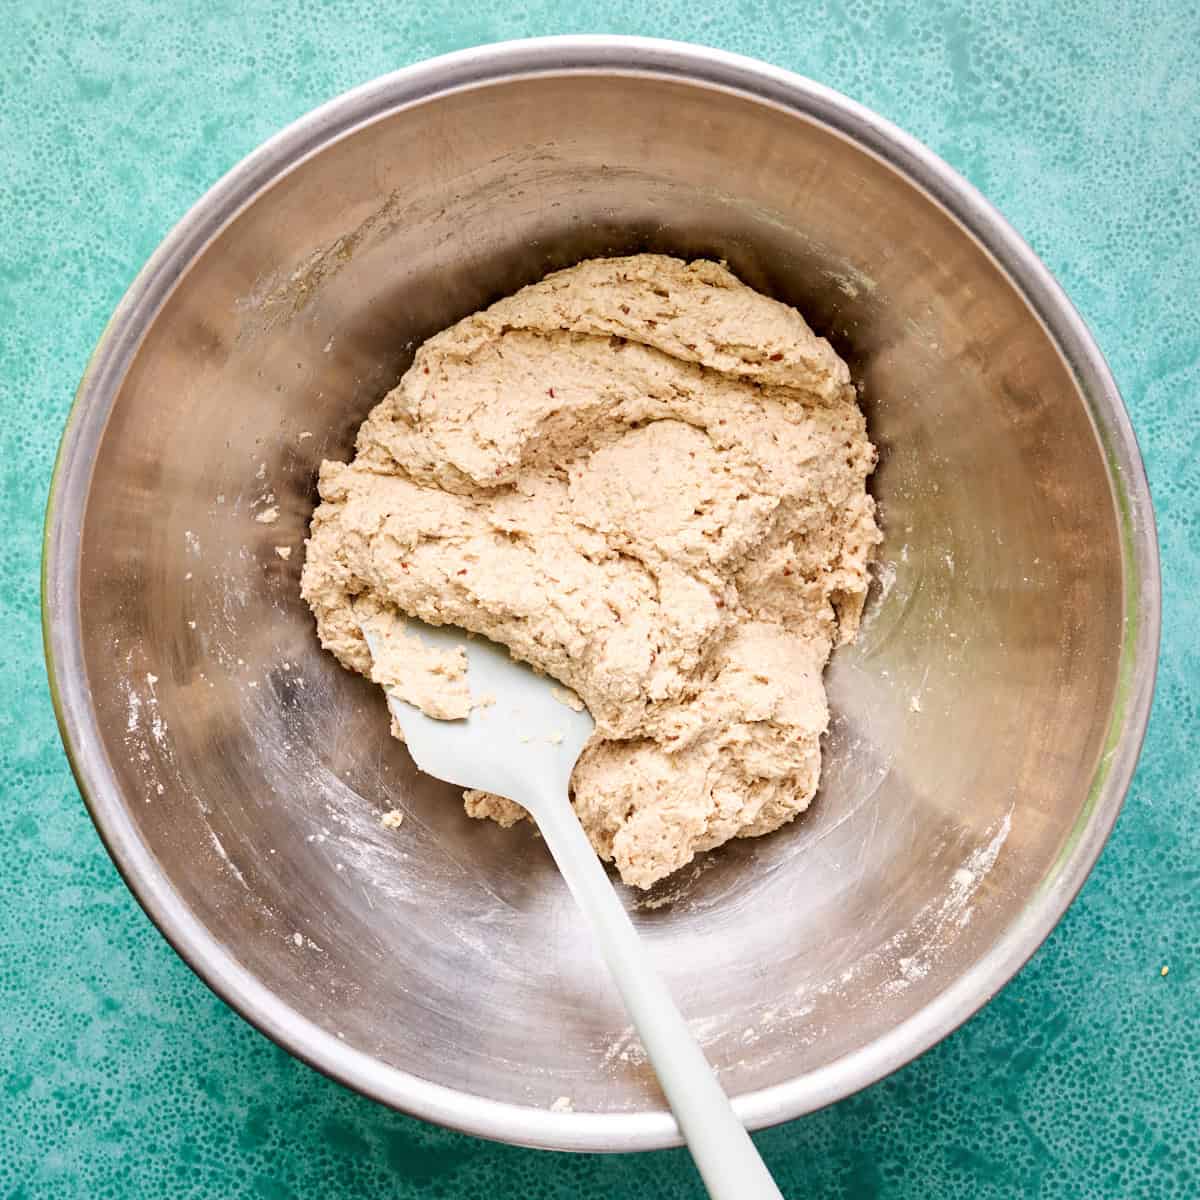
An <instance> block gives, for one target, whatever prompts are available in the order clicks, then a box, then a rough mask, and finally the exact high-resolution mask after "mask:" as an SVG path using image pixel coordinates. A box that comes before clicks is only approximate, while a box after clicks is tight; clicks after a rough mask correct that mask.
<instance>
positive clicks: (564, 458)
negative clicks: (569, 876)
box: [302, 255, 879, 887]
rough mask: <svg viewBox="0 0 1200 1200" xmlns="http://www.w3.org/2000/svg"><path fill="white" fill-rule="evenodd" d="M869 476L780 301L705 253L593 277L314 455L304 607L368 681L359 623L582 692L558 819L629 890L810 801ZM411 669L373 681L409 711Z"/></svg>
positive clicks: (539, 300) (856, 590)
mask: <svg viewBox="0 0 1200 1200" xmlns="http://www.w3.org/2000/svg"><path fill="white" fill-rule="evenodd" d="M874 464H875V450H874V447H873V446H872V445H871V443H870V441H869V439H868V437H867V432H866V426H865V422H864V420H863V416H862V413H861V411H860V409H859V407H858V404H857V397H856V394H855V391H854V388H853V386H852V384H851V382H850V376H849V372H848V370H847V368H846V365H845V363H843V362H842V360H841V359H840V358H839V357H838V356H837V354H836V353H835V352H834V351H833V349H832V348H831V347H830V346H829V344H828V343H827V342H826V341H825V340H824V339H822V338H818V337H816V336H815V335H814V334H813V333H812V331H811V330H810V329H809V328H808V326H807V325H806V324H805V322H804V320H803V318H802V317H801V316H800V314H799V313H797V312H796V311H795V310H794V309H792V308H789V307H787V306H786V305H783V304H780V303H778V302H776V301H773V300H770V299H768V298H767V297H765V296H762V295H760V294H758V293H756V292H754V291H753V290H751V289H750V288H748V287H746V286H745V285H744V284H742V283H741V282H740V281H738V280H737V279H736V278H735V277H734V276H733V275H732V274H731V273H730V272H729V271H728V270H726V269H725V268H724V267H722V266H718V265H717V264H715V263H712V262H705V261H699V262H693V263H684V262H682V261H680V260H678V259H672V258H666V257H662V256H658V255H638V256H635V257H632V258H623V259H596V260H592V261H589V262H585V263H582V264H580V265H579V266H577V267H574V268H571V269H570V270H566V271H560V272H558V273H556V274H554V275H551V276H549V277H548V278H546V279H544V280H543V281H542V282H541V283H538V284H535V285H533V286H531V287H528V288H525V289H523V290H522V291H520V292H518V293H517V294H516V295H514V296H511V297H509V298H508V299H505V300H502V301H500V302H499V303H498V304H495V305H493V306H492V307H491V308H489V309H487V310H485V311H483V312H481V313H477V314H475V315H474V316H471V317H468V318H466V319H465V320H463V321H460V322H459V323H458V324H457V325H455V326H453V327H451V328H450V329H448V330H445V331H444V332H443V333H440V334H438V335H436V336H435V337H433V338H431V339H430V340H429V341H428V342H426V343H425V344H424V345H423V346H422V347H421V348H420V350H419V351H418V352H417V355H416V357H415V359H414V362H413V365H412V367H411V368H410V369H409V370H408V372H407V373H406V374H405V376H404V378H403V379H402V380H401V381H400V384H399V385H398V386H397V387H396V388H395V389H394V390H393V391H392V392H391V393H390V394H389V395H388V396H387V397H385V399H384V400H383V401H382V402H381V403H380V404H379V405H378V406H377V407H376V408H375V409H374V410H373V411H372V413H371V414H370V415H369V417H368V418H367V420H366V422H365V423H364V424H363V426H362V428H361V430H360V431H359V435H358V444H357V454H356V456H355V459H354V461H353V462H352V463H350V464H344V463H335V462H325V463H323V464H322V467H321V475H320V490H321V497H322V501H323V503H322V504H321V505H320V507H319V508H318V509H317V511H316V513H315V514H314V516H313V522H312V536H311V538H310V540H309V543H308V551H307V556H306V560H305V565H304V571H303V576H302V588H303V593H304V596H305V598H306V599H307V600H308V602H309V604H310V605H311V606H312V609H313V611H314V613H315V614H316V617H317V624H318V629H319V631H320V635H321V639H322V643H323V644H324V645H325V646H326V647H327V648H328V649H330V650H332V651H333V653H334V654H336V655H337V656H338V658H339V659H340V660H341V661H342V662H343V663H344V664H345V665H346V666H348V667H350V668H351V669H354V670H358V671H361V672H363V673H364V674H371V673H372V665H371V659H370V655H369V654H368V653H367V651H366V648H365V646H364V644H363V640H362V633H361V630H360V629H359V625H358V620H359V618H358V616H356V613H355V605H356V604H358V605H360V606H361V605H363V604H366V605H367V606H368V607H369V608H370V609H371V610H372V611H388V612H391V611H394V610H396V609H399V610H403V611H404V612H407V613H411V614H412V615H414V616H417V617H419V618H421V619H422V620H425V621H429V622H431V623H433V624H442V623H448V624H454V625H460V626H463V627H464V628H466V629H469V630H472V631H474V632H476V633H480V634H484V635H486V636H487V637H489V638H491V639H493V640H495V641H498V642H502V643H504V644H506V645H508V646H509V647H510V648H511V649H512V651H513V652H514V654H515V655H516V656H517V657H519V658H522V659H524V660H526V661H528V662H531V663H533V664H534V665H535V666H537V667H538V668H540V669H541V670H543V671H545V672H546V673H547V674H549V675H552V676H554V677H555V678H556V679H557V680H559V681H560V682H561V683H562V684H563V685H565V686H566V687H568V688H570V689H571V690H572V691H573V692H575V693H577V694H578V696H579V697H581V698H582V700H583V701H584V702H585V703H586V705H587V707H588V709H589V710H590V711H591V713H592V715H593V717H595V719H596V724H597V727H596V734H595V737H594V738H593V740H592V741H591V743H589V745H588V747H587V749H586V750H585V751H584V754H583V756H582V758H581V759H580V762H579V765H578V766H577V768H576V771H575V775H574V779H573V792H574V800H575V806H576V809H577V811H578V812H579V815H580V819H581V820H582V821H583V824H584V827H585V828H586V829H587V831H588V834H589V836H590V837H591V839H592V842H593V844H594V845H595V847H596V849H597V851H598V853H600V854H601V856H602V857H604V858H606V859H611V860H613V861H615V863H616V864H617V867H618V869H619V870H620V873H621V876H622V878H623V879H624V880H625V881H626V882H627V883H631V884H635V885H637V886H640V887H648V886H650V885H651V884H652V883H654V882H655V881H656V880H658V879H661V878H663V877H664V876H665V875H667V874H669V873H670V872H672V871H674V870H676V869H677V868H679V867H681V866H683V865H684V864H685V863H687V862H688V861H689V860H690V859H691V858H692V857H693V856H694V855H695V854H696V853H697V852H699V851H701V850H706V849H710V848H712V847H714V846H717V845H720V844H721V843H723V842H725V841H727V840H729V839H730V838H731V837H751V836H756V835H758V834H762V833H767V832H769V831H771V830H772V829H776V828H778V827H779V826H780V825H782V824H783V823H785V822H786V821H789V820H791V819H792V818H793V817H794V816H795V815H796V814H797V813H799V812H801V811H803V810H804V808H806V807H807V805H808V804H809V802H810V800H811V799H812V796H813V793H814V792H815V790H816V786H817V781H818V778H819V774H820V736H821V733H822V732H823V731H824V729H825V727H826V724H827V719H828V714H827V710H826V705H825V693H824V687H823V684H822V679H821V673H822V670H823V668H824V665H825V662H826V660H827V659H828V657H829V653H830V650H831V648H832V647H833V645H835V644H837V643H839V642H845V641H848V640H850V639H851V638H853V637H854V635H855V632H856V630H857V628H858V622H859V618H860V616H861V613H862V607H863V601H864V599H865V596H866V590H867V574H866V564H867V561H868V559H869V556H870V554H871V551H872V549H873V547H874V546H875V544H876V543H877V542H878V540H879V531H878V528H877V526H876V523H875V510H874V504H873V502H872V500H871V498H870V496H869V495H868V494H867V490H866V479H867V477H868V475H869V474H870V473H871V471H872V469H873V468H874ZM360 611H361V610H360ZM420 665H421V664H420V663H419V662H418V661H417V660H416V659H413V660H411V662H410V665H409V667H407V668H405V669H404V670H401V669H399V668H397V669H396V670H395V671H392V672H390V674H391V675H392V676H393V677H394V678H397V679H399V678H401V677H405V678H406V681H407V686H408V687H409V688H410V694H411V695H417V688H418V684H417V681H416V679H415V677H414V676H415V674H416V673H419V672H417V671H416V670H415V668H417V667H419V666H420ZM441 671H442V674H441V675H440V676H439V677H438V683H439V688H438V691H439V693H440V692H441V691H442V690H443V689H444V685H445V684H446V682H447V679H448V676H447V675H446V666H445V664H443V665H442V667H441ZM463 689H464V692H465V690H466V689H465V682H464V684H463ZM414 702H415V703H420V702H421V701H420V700H419V699H417V700H415V701H414ZM467 703H468V705H469V696H468V699H467ZM443 707H444V705H443ZM466 804H467V810H468V812H470V813H472V815H475V816H486V817H491V818H492V819H494V820H497V821H499V822H500V823H501V824H502V825H507V824H511V823H512V822H513V821H515V820H517V819H519V817H521V816H522V815H523V810H522V809H521V808H520V807H519V806H518V805H516V804H514V803H513V802H512V801H509V800H503V799H501V798H499V797H494V796H488V795H484V794H481V793H478V792H468V793H467V795H466Z"/></svg>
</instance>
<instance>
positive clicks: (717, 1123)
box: [363, 620, 781, 1200]
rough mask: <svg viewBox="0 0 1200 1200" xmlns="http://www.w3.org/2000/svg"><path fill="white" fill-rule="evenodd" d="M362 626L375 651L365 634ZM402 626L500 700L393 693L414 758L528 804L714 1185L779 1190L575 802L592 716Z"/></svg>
mask: <svg viewBox="0 0 1200 1200" xmlns="http://www.w3.org/2000/svg"><path fill="white" fill-rule="evenodd" d="M363 632H364V634H365V635H366V637H367V644H368V646H370V647H371V652H372V654H377V652H378V651H377V648H376V646H375V645H373V644H372V643H373V641H374V639H373V638H372V636H371V634H370V633H369V632H368V631H367V630H366V629H364V631H363ZM405 632H406V633H407V634H408V635H410V636H413V635H415V636H417V637H419V638H421V639H422V640H423V641H425V642H426V643H427V644H428V645H430V646H434V647H437V648H440V649H444V650H453V649H455V648H457V647H459V646H461V647H462V648H463V649H465V650H466V654H467V662H468V682H469V685H470V688H471V692H472V695H473V696H474V697H475V699H476V701H478V700H480V699H482V698H483V697H494V700H495V702H494V703H493V704H489V705H487V706H486V707H483V708H476V709H473V710H472V712H471V715H470V716H469V717H467V718H466V719H465V720H458V721H441V720H435V719H434V718H432V717H427V716H426V715H425V714H424V713H423V712H421V711H420V709H418V708H414V707H413V706H412V705H411V704H407V703H405V702H404V701H403V700H401V699H399V698H398V697H396V696H394V695H392V694H391V693H390V692H389V693H388V707H389V708H390V709H391V711H392V715H393V716H394V717H395V718H396V721H397V722H398V723H399V725H400V728H401V729H402V730H403V731H404V739H405V741H406V742H407V744H408V748H409V751H410V752H411V754H412V756H413V759H414V760H415V762H416V764H417V766H418V767H420V768H421V770H422V771H424V772H426V774H429V775H433V776H434V777H436V778H437V779H444V780H446V781H447V782H449V783H454V784H458V785H459V786H460V787H469V788H479V789H481V790H483V791H488V792H492V793H494V794H495V795H498V796H504V797H507V798H508V799H510V800H515V801H516V802H517V803H518V804H520V805H523V806H524V808H525V809H526V810H527V811H528V812H529V815H530V816H531V817H532V818H533V819H534V821H536V822H537V826H538V828H539V829H540V830H541V833H542V837H543V838H544V839H545V842H546V845H547V846H549V847H550V853H551V854H552V855H553V856H554V861H555V862H556V863H557V864H558V869H559V870H560V871H561V872H562V875H563V878H564V879H565V880H566V881H567V886H568V887H569V888H570V890H571V894H572V895H573V896H574V897H575V901H576V903H577V904H578V905H579V907H580V909H582V911H583V914H584V916H585V917H586V918H587V920H588V924H589V925H590V926H591V929H592V935H593V937H594V938H595V939H596V945H597V946H598V947H599V949H600V952H601V954H602V955H603V956H604V961H605V963H607V965H608V969H609V972H610V973H611V974H612V977H613V980H614V981H615V982H616V985H617V987H618V989H619V990H620V992H621V997H622V999H623V1000H624V1001H625V1007H626V1009H628V1011H629V1016H630V1018H631V1019H632V1021H633V1024H634V1027H635V1028H636V1029H637V1032H638V1036H639V1037H640V1038H641V1040H642V1045H643V1046H645V1048H646V1053H647V1054H648V1055H649V1057H650V1061H651V1062H652V1063H653V1064H654V1069H655V1071H656V1072H657V1073H658V1078H659V1082H660V1083H661V1084H662V1089H663V1092H664V1093H665V1094H666V1097H667V1100H668V1102H669V1103H670V1105H671V1108H672V1109H673V1111H674V1113H675V1118H676V1120H677V1121H678V1122H679V1128H680V1130H681V1131H682V1132H683V1136H684V1138H685V1139H686V1140H687V1144H688V1147H689V1149H690V1150H691V1152H692V1157H693V1158H694V1159H695V1161H696V1166H697V1167H698V1168H699V1170H700V1175H701V1177H702V1178H703V1179H704V1183H705V1186H706V1187H707V1188H708V1193H709V1195H710V1196H713V1197H714V1198H715V1200H781V1195H780V1191H779V1189H778V1188H777V1187H776V1186H775V1183H774V1181H773V1180H772V1179H771V1176H770V1173H769V1172H768V1171H767V1168H766V1166H765V1165H764V1164H763V1161H762V1159H761V1158H760V1157H759V1155H758V1151H757V1150H756V1149H755V1148H754V1143H753V1142H751V1140H750V1137H749V1135H748V1134H747V1133H746V1130H745V1129H744V1128H743V1127H742V1124H741V1122H740V1121H739V1120H738V1119H737V1117H736V1116H735V1115H734V1111H733V1108H732V1107H731V1106H730V1103H729V1098H728V1097H727V1096H726V1095H725V1093H724V1092H723V1091H722V1090H721V1085H720V1084H719V1083H718V1082H717V1077H716V1076H715V1075H714V1074H713V1071H712V1068H711V1067H710V1066H709V1064H708V1061H707V1060H706V1059H705V1057H704V1054H703V1052H702V1051H701V1049H700V1047H699V1046H698V1045H697V1044H696V1041H695V1039H694V1038H693V1037H692V1035H691V1033H690V1032H689V1031H688V1027H687V1025H686V1024H685V1023H684V1020H683V1017H682V1016H681V1015H680V1012H679V1009H678V1008H676V1007H675V1002H674V1000H672V999H671V994H670V992H668V991H667V989H666V986H665V985H664V984H663V982H662V980H661V979H660V978H659V976H658V973H657V971H655V969H654V967H653V965H652V964H651V962H650V959H649V957H648V955H647V954H646V951H645V948H644V947H643V946H642V944H641V942H640V941H639V940H638V936H637V933H636V932H635V931H634V928H633V925H632V923H631V922H630V920H629V917H628V915H627V914H626V912H625V909H624V907H623V906H622V905H621V902H620V900H619V899H618V898H617V894H616V892H615V891H614V890H613V887H612V885H611V884H610V883H609V881H608V876H607V875H606V874H605V872H604V868H603V867H602V866H601V865H600V860H599V859H598V858H597V857H596V852H595V851H594V850H593V849H592V846H591V843H590V842H589V841H588V839H587V835H586V834H585V833H584V832H583V828H582V827H581V826H580V824H579V820H578V818H577V817H576V816H575V810H574V809H573V808H572V807H571V802H570V800H569V799H568V795H567V784H568V782H569V780H570V778H571V771H572V769H573V768H574V766H575V760H576V759H577V758H578V757H579V754H580V751H581V750H582V749H583V746H584V743H585V742H586V741H587V740H588V737H589V736H590V735H591V732H592V729H593V728H594V723H593V721H592V718H591V717H590V716H589V714H588V713H587V712H586V711H583V712H577V711H575V710H573V709H572V708H570V707H569V706H568V705H567V704H565V703H563V701H562V699H559V698H556V695H555V693H556V690H557V692H558V696H560V697H563V696H564V693H563V692H562V690H561V689H559V688H558V687H557V685H556V684H555V682H554V680H552V679H548V678H546V677H545V676H543V675H538V674H537V673H536V672H535V671H534V670H533V669H532V668H531V667H528V666H526V665H525V664H524V663H520V662H516V661H515V660H514V659H512V658H511V657H510V656H509V653H508V651H507V650H505V649H504V648H503V647H501V646H497V645H496V644H495V643H493V642H489V641H486V640H485V639H483V638H468V637H467V635H466V634H465V633H464V632H463V631H462V630H461V629H455V628H451V627H449V626H444V627H441V628H433V627H432V626H429V625H425V624H423V623H421V622H419V621H411V620H410V621H407V622H406V625H405ZM567 695H569V694H567Z"/></svg>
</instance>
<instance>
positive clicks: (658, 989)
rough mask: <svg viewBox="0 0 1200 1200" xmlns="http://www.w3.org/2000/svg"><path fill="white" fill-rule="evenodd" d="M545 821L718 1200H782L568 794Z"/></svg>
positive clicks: (541, 815) (542, 808)
mask: <svg viewBox="0 0 1200 1200" xmlns="http://www.w3.org/2000/svg"><path fill="white" fill-rule="evenodd" d="M536 807H537V813H536V817H537V823H538V827H539V828H540V829H541V832H542V837H543V838H544V839H545V841H546V844H547V845H548V846H549V847H550V853H551V854H553V855H554V860H555V862H557V863H558V868H559V870H560V871H561V872H562V876H563V878H564V879H565V880H566V881H567V886H568V887H569V888H570V889H571V894H572V895H573V896H574V897H575V901H576V903H577V904H578V905H579V907H580V908H581V909H582V910H583V914H584V916H585V917H587V920H588V924H589V925H590V926H591V929H592V935H593V937H594V938H595V939H596V945H597V946H598V947H599V949H600V953H601V954H602V955H603V957H604V961H605V963H606V964H607V965H608V969H609V972H610V973H611V975H612V977H613V980H614V981H615V982H616V985H617V987H618V989H619V990H620V992H621V997H622V999H623V1000H624V1001H625V1008H626V1009H627V1010H628V1012H629V1016H630V1018H631V1019H632V1021H633V1024H634V1028H636V1029H637V1032H638V1036H639V1037H640V1038H641V1040H642V1045H643V1046H645V1048H646V1053H647V1054H648V1055H649V1056H650V1061H651V1062H652V1063H653V1064H654V1069H655V1071H656V1072H657V1073H658V1079H659V1082H660V1083H661V1084H662V1089H663V1092H664V1093H665V1094H666V1097H667V1101H668V1102H669V1103H670V1105H671V1108H672V1110H673V1111H674V1113H675V1118H676V1120H677V1121H678V1122H679V1128H680V1130H681V1131H682V1132H683V1136H684V1138H685V1139H686V1140H687V1144H688V1148H689V1149H690V1150H691V1152H692V1158H693V1159H694V1160H695V1162H696V1166H697V1167H698V1168H699V1170H700V1175H701V1177H702V1178H703V1180H704V1185H705V1187H706V1188H707V1189H708V1194H709V1195H710V1196H712V1197H713V1200H782V1195H781V1193H780V1191H779V1189H778V1188H777V1187H776V1186H775V1182H774V1180H773V1179H772V1178H771V1175H770V1172H769V1171H768V1170H767V1168H766V1166H765V1164H764V1163H763V1160H762V1159H761V1158H760V1157H759V1154H758V1151H757V1150H756V1149H755V1148H754V1143H753V1142H752V1141H751V1140H750V1135H749V1134H748V1133H747V1132H746V1130H745V1128H744V1127H743V1126H742V1123H741V1122H740V1121H739V1120H738V1118H737V1116H736V1114H735V1113H734V1111H733V1107H732V1106H731V1105H730V1103H729V1097H728V1096H726V1095H725V1093H724V1091H723V1090H722V1089H721V1085H720V1084H719V1083H718V1082H717V1077H716V1075H715V1074H714V1073H713V1070H712V1067H711V1066H710V1065H709V1062H708V1060H707V1059H706V1058H705V1057H704V1052H703V1051H702V1050H701V1049H700V1047H699V1045H697V1043H696V1040H695V1038H693V1037H692V1035H691V1032H690V1031H689V1029H688V1027H687V1025H686V1023H685V1022H684V1019H683V1016H682V1014H681V1013H680V1011H679V1009H678V1008H677V1007H676V1006H675V1001H674V1000H673V999H672V998H671V993H670V992H669V991H667V988H666V985H665V984H664V983H663V981H662V979H661V978H660V977H659V974H658V972H657V971H656V970H655V969H654V965H653V964H652V963H651V961H650V956H649V955H648V954H647V953H646V948H645V946H643V945H642V942H641V940H640V939H639V938H638V935H637V932H636V931H635V930H634V928H633V923H632V922H631V921H630V920H629V916H628V914H627V913H626V912H625V909H624V907H623V906H622V904H621V901H620V900H619V899H618V897H617V893H616V892H615V890H614V889H613V886H612V884H611V883H610V882H609V880H608V876H607V875H606V874H605V871H604V868H603V867H602V866H601V865H600V860H599V859H598V858H597V857H596V852H595V851H594V850H593V849H592V845H591V843H590V842H589V841H588V839H587V834H585V833H584V832H583V828H582V826H581V825H580V824H579V819H578V818H577V817H576V815H575V810H574V809H573V808H572V807H571V804H570V801H569V800H568V799H567V798H566V796H565V795H564V796H562V797H561V798H558V799H551V798H549V797H548V798H546V799H545V800H542V801H541V802H540V803H539V804H537V806H536Z"/></svg>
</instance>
